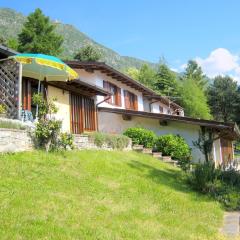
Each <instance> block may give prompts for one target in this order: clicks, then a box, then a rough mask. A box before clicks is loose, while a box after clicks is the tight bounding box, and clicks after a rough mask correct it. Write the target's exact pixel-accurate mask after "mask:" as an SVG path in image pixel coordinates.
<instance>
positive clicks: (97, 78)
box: [74, 69, 144, 111]
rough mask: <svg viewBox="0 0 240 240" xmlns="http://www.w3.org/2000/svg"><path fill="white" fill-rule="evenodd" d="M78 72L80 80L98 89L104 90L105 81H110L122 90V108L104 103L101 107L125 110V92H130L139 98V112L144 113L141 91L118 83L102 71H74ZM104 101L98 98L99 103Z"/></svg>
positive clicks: (102, 98) (101, 97)
mask: <svg viewBox="0 0 240 240" xmlns="http://www.w3.org/2000/svg"><path fill="white" fill-rule="evenodd" d="M74 70H75V71H76V72H78V74H79V76H80V78H81V80H82V81H85V82H87V83H90V84H93V85H96V86H98V87H101V88H103V80H105V81H108V82H110V83H113V84H115V85H116V86H117V87H119V88H121V98H122V106H121V107H119V106H115V105H111V104H109V103H107V102H103V103H101V104H100V105H99V107H110V108H122V109H124V108H125V104H124V93H123V90H128V91H130V92H132V93H134V94H135V95H137V96H138V110H139V111H144V107H143V97H142V93H141V92H140V91H137V90H135V89H134V88H131V87H129V86H127V85H126V84H123V83H121V82H119V81H117V80H116V79H113V78H111V77H109V76H107V75H106V74H104V73H101V72H100V71H94V73H90V72H87V71H85V70H83V69H74ZM103 100H104V97H103V96H97V103H99V102H101V101H103Z"/></svg>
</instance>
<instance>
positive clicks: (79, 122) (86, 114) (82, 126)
mask: <svg viewBox="0 0 240 240" xmlns="http://www.w3.org/2000/svg"><path fill="white" fill-rule="evenodd" d="M70 105H71V114H70V116H71V119H70V121H71V132H72V133H73V134H81V133H83V132H84V131H88V132H90V131H96V128H97V127H96V106H95V103H94V100H93V99H91V98H89V97H85V96H81V95H75V94H70Z"/></svg>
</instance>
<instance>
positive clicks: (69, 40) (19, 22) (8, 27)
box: [0, 8, 157, 70]
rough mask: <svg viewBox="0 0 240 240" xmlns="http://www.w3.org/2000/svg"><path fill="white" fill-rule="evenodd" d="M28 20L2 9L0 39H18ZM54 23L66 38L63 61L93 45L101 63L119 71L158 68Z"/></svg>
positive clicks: (72, 28) (64, 25)
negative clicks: (82, 48)
mask: <svg viewBox="0 0 240 240" xmlns="http://www.w3.org/2000/svg"><path fill="white" fill-rule="evenodd" d="M26 18H27V17H26V16H24V15H23V14H21V13H18V12H16V11H15V10H12V9H9V8H0V37H4V38H5V39H8V38H17V35H18V34H19V33H20V32H21V29H22V26H23V24H24V22H25V21H26ZM52 22H53V23H54V24H56V32H57V33H58V34H61V35H62V36H63V38H64V42H63V52H62V54H61V56H60V57H61V58H63V59H72V58H73V56H74V54H76V52H78V50H79V49H80V48H81V47H83V46H85V45H87V44H92V45H94V46H95V47H96V48H97V49H99V51H100V52H101V53H102V59H101V61H104V62H106V63H107V64H109V65H111V66H113V67H114V68H117V69H119V70H124V69H126V68H128V67H136V68H140V67H141V66H142V64H144V63H146V64H149V65H150V66H151V67H153V68H155V67H156V66H157V64H155V63H151V62H147V61H144V60H141V59H137V58H133V57H128V56H121V55H120V54H118V53H117V52H115V51H113V50H112V49H110V48H107V47H105V46H103V45H101V44H99V43H97V42H96V41H94V40H93V39H91V38H90V37H88V36H87V35H86V34H84V33H82V32H81V31H79V30H78V29H77V28H76V27H74V26H73V25H70V24H63V23H60V22H58V21H52Z"/></svg>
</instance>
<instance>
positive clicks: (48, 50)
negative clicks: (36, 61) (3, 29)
mask: <svg viewBox="0 0 240 240" xmlns="http://www.w3.org/2000/svg"><path fill="white" fill-rule="evenodd" d="M54 29H55V26H54V25H53V24H52V23H51V22H50V19H49V17H46V16H45V15H44V14H43V13H42V11H41V10H40V9H39V8H37V9H36V10H35V11H34V13H31V14H30V15H29V16H28V17H27V21H26V22H25V23H24V25H23V29H22V32H21V33H20V34H19V35H18V41H19V47H18V50H19V51H20V52H33V53H43V54H49V55H54V56H57V55H59V54H60V53H61V51H62V49H61V45H62V43H63V38H62V36H60V35H58V34H56V33H55V32H54Z"/></svg>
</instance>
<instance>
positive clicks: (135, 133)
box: [123, 127, 156, 148]
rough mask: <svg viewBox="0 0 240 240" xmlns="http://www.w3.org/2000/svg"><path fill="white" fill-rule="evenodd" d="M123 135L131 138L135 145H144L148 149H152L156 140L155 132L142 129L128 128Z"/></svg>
mask: <svg viewBox="0 0 240 240" xmlns="http://www.w3.org/2000/svg"><path fill="white" fill-rule="evenodd" d="M123 134H124V135H125V136H128V137H129V138H131V139H132V143H133V144H137V145H143V146H144V147H146V148H152V147H153V146H154V144H155V140H156V135H155V133H154V132H153V131H150V130H147V129H145V128H141V127H133V128H128V129H127V130H126V131H125V132H124V133H123Z"/></svg>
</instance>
